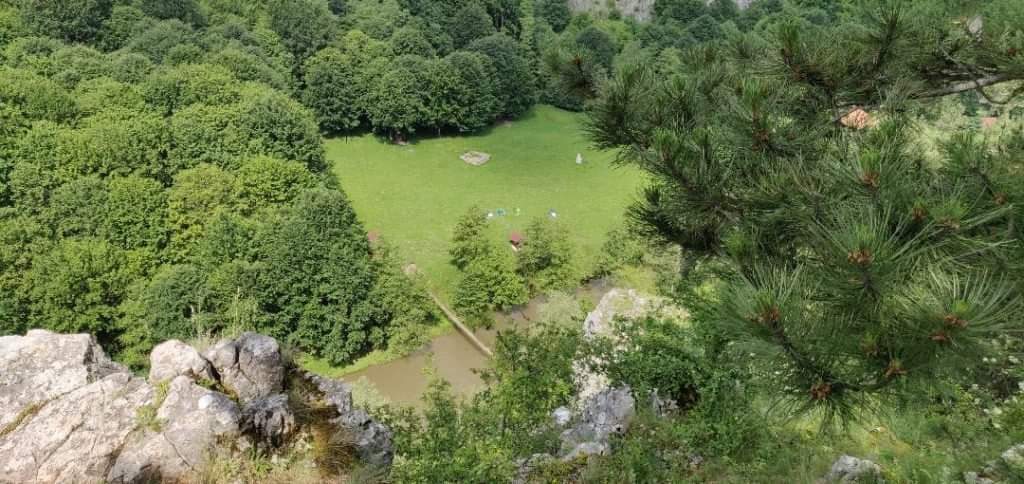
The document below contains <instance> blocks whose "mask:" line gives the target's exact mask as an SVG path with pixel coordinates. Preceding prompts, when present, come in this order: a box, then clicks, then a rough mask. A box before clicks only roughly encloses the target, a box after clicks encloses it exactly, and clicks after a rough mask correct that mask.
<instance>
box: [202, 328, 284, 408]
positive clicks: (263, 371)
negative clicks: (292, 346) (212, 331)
mask: <svg viewBox="0 0 1024 484" xmlns="http://www.w3.org/2000/svg"><path fill="white" fill-rule="evenodd" d="M205 356H206V359H207V360H209V361H210V363H212V364H213V367H214V369H215V370H216V371H217V374H218V375H220V382H221V384H222V385H224V387H225V388H227V389H228V390H230V391H232V392H234V393H235V395H237V396H238V400H239V401H240V402H242V403H247V402H250V401H254V400H259V399H262V398H266V397H269V396H271V395H275V394H278V393H281V391H282V390H283V389H284V371H285V367H284V359H283V358H282V357H281V347H280V346H278V344H277V340H275V339H274V338H271V337H269V336H264V335H261V334H256V333H244V334H242V336H239V337H238V339H236V340H233V341H232V340H223V341H221V342H219V343H217V344H216V345H214V346H213V347H212V348H210V349H209V350H207V352H206V355H205Z"/></svg>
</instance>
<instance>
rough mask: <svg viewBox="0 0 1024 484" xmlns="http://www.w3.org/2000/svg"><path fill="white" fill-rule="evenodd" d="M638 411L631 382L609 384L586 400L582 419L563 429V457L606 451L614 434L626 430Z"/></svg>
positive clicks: (604, 452)
mask: <svg viewBox="0 0 1024 484" xmlns="http://www.w3.org/2000/svg"><path fill="white" fill-rule="evenodd" d="M635 414H636V400H635V399H634V398H633V394H632V392H631V390H630V388H629V387H628V386H623V387H619V388H608V389H605V390H602V391H601V392H599V393H597V394H595V395H593V396H591V397H590V398H588V399H587V400H585V401H584V402H583V410H582V412H581V415H580V421H579V422H578V423H576V425H574V426H573V427H572V428H570V429H568V430H566V431H564V432H562V435H561V440H562V458H563V459H564V460H573V459H576V458H578V457H583V456H588V455H595V454H601V455H603V454H607V453H608V451H609V450H610V445H609V441H610V439H611V436H612V435H615V434H624V433H625V432H626V431H627V430H629V422H630V420H632V418H633V416H634V415H635Z"/></svg>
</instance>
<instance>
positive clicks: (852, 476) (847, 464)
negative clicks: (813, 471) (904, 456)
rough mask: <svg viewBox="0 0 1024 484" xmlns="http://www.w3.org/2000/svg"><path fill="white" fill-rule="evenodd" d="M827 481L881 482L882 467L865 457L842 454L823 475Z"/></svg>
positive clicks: (864, 483)
mask: <svg viewBox="0 0 1024 484" xmlns="http://www.w3.org/2000/svg"><path fill="white" fill-rule="evenodd" d="M825 482H827V483H844V484H845V483H861V484H881V483H884V482H885V480H883V479H882V468H881V467H878V464H875V463H874V462H871V461H869V460H867V459H858V458H856V457H853V456H850V455H844V456H841V457H839V459H836V461H835V462H834V463H833V464H832V469H831V470H830V471H829V473H828V475H826V476H825Z"/></svg>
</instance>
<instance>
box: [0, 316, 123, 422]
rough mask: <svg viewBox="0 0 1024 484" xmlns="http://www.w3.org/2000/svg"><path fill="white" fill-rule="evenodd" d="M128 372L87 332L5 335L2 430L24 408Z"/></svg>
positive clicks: (1, 340)
mask: <svg viewBox="0 0 1024 484" xmlns="http://www.w3.org/2000/svg"><path fill="white" fill-rule="evenodd" d="M113 373H128V370H127V369H126V368H124V367H122V366H120V365H117V364H115V363H113V362H112V361H110V359H109V358H107V355H106V354H105V353H103V349H102V348H100V346H99V344H97V343H96V340H95V339H94V338H93V337H91V336H89V335H87V334H69V335H63V334H56V333H52V332H50V331H44V330H38V329H37V330H31V331H29V332H28V333H27V334H26V335H25V336H0V428H4V426H6V425H8V424H9V423H11V422H12V421H13V420H14V419H15V418H16V417H17V416H18V414H19V412H20V411H21V410H22V409H26V408H28V407H30V406H33V405H39V404H41V403H43V402H47V401H50V400H52V399H54V398H57V397H59V396H61V395H65V394H67V393H69V392H71V391H74V390H76V389H79V388H81V387H83V386H86V385H88V384H90V383H93V382H96V381H99V380H101V379H102V378H103V377H105V376H107V375H110V374H113Z"/></svg>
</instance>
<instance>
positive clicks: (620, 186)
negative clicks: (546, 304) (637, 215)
mask: <svg viewBox="0 0 1024 484" xmlns="http://www.w3.org/2000/svg"><path fill="white" fill-rule="evenodd" d="M581 122H582V116H581V115H579V114H576V113H570V112H566V111H562V110H559V109H556V108H553V107H549V106H538V107H536V108H534V109H533V110H532V111H530V112H529V113H528V114H527V115H525V116H523V117H522V118H520V119H518V120H516V121H513V122H511V123H506V124H502V125H498V126H495V127H494V128H492V129H490V130H488V131H486V132H485V133H482V134H478V135H469V136H456V137H435V138H430V137H427V138H420V139H415V140H413V141H412V142H411V144H409V145H407V146H396V145H393V144H389V143H387V142H385V141H384V140H382V139H380V138H378V137H376V136H373V135H363V136H359V137H350V138H336V139H331V140H328V141H327V154H328V157H329V158H330V159H331V161H333V163H334V170H335V173H337V175H338V178H339V179H340V181H341V185H342V187H343V188H344V190H345V192H346V193H347V194H348V196H349V197H350V198H351V200H352V204H353V206H354V207H355V210H356V213H357V214H358V215H359V217H360V219H361V220H362V221H363V223H364V224H365V226H366V229H367V230H368V231H373V232H376V233H379V234H380V236H381V237H382V238H384V239H386V240H388V241H389V242H391V243H392V244H394V245H396V246H397V247H398V249H399V253H400V254H401V255H402V257H403V258H405V259H407V260H408V261H409V262H413V263H415V264H416V265H417V266H418V267H419V269H420V271H421V272H423V273H424V274H425V275H426V278H427V280H428V281H429V282H430V285H431V287H432V289H434V290H435V291H437V292H438V293H439V294H440V295H441V296H442V297H445V298H450V295H451V293H452V289H453V288H454V286H455V284H457V282H458V278H459V274H458V271H457V270H456V269H455V268H453V267H452V266H451V265H450V264H449V263H448V247H449V243H450V239H451V232H452V228H453V227H454V226H455V223H456V220H457V219H458V217H459V216H460V215H462V214H463V213H465V212H466V210H467V209H468V208H469V207H471V206H473V205H478V206H480V207H481V208H483V209H485V210H488V211H492V212H495V213H498V212H499V211H504V213H505V215H504V216H496V217H495V218H494V219H492V222H491V227H492V230H493V236H494V237H495V238H501V239H504V238H506V237H507V236H508V234H509V233H510V232H511V231H521V230H522V229H523V228H524V227H525V226H526V224H527V223H528V222H529V221H530V220H531V219H533V218H534V217H545V216H548V213H549V211H551V210H554V211H555V212H556V213H557V214H558V218H559V219H560V220H561V221H562V222H563V223H565V224H566V225H567V226H568V228H569V230H570V231H571V233H572V237H573V241H574V242H575V244H576V247H577V248H578V250H579V258H578V260H579V262H580V264H581V265H582V266H583V268H587V269H589V268H590V267H591V266H592V264H593V261H594V259H595V257H596V255H597V254H598V251H599V250H600V248H601V244H602V243H603V242H604V238H605V234H606V233H607V232H608V230H610V229H611V228H613V227H614V226H616V224H618V223H620V221H621V220H622V215H623V212H624V210H625V207H626V206H627V205H628V204H629V202H630V201H631V200H632V199H633V198H634V197H636V195H637V190H638V187H639V185H640V182H641V180H642V175H641V174H640V172H639V171H638V170H635V169H632V168H614V167H612V166H611V163H610V162H611V160H612V158H613V154H612V153H608V152H599V151H594V150H593V149H591V147H590V146H589V143H588V142H587V140H586V138H585V135H584V133H583V132H582V124H581ZM470 150H475V151H483V152H485V153H488V154H490V155H491V160H490V162H488V163H487V164H486V165H484V166H471V165H468V164H466V163H465V162H463V161H462V160H461V159H459V156H460V155H461V154H462V153H464V152H466V151H470ZM577 153H582V154H583V158H584V163H583V164H581V165H579V164H576V154H577Z"/></svg>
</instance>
